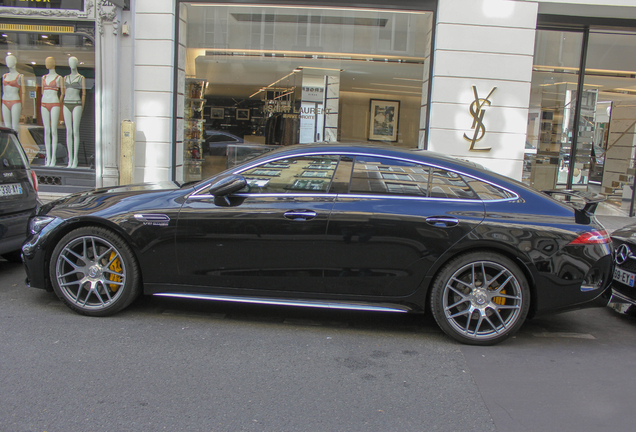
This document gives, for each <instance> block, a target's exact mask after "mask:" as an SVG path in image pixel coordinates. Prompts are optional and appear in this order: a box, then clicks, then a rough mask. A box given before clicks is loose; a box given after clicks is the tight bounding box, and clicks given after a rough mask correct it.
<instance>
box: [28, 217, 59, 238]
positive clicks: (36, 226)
mask: <svg viewBox="0 0 636 432" xmlns="http://www.w3.org/2000/svg"><path fill="white" fill-rule="evenodd" d="M54 220H55V218H54V217H52V216H35V217H33V218H31V220H30V221H29V231H30V232H31V234H38V233H39V232H40V231H42V230H43V229H44V227H45V226H47V225H48V224H50V223H51V222H53V221H54Z"/></svg>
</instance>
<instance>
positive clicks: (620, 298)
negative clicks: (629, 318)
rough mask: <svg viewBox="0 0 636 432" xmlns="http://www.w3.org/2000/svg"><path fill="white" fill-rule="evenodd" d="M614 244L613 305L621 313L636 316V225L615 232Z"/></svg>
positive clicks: (613, 236)
mask: <svg viewBox="0 0 636 432" xmlns="http://www.w3.org/2000/svg"><path fill="white" fill-rule="evenodd" d="M612 242H613V244H614V247H615V248H616V253H615V259H616V269H615V270H614V281H613V282H612V298H611V303H612V304H611V305H612V307H613V308H614V309H616V310H617V311H619V312H624V313H629V314H632V315H636V287H635V286H634V285H636V255H635V253H636V225H628V226H626V227H623V228H621V229H619V230H616V231H614V232H613V233H612Z"/></svg>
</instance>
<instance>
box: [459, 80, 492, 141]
mask: <svg viewBox="0 0 636 432" xmlns="http://www.w3.org/2000/svg"><path fill="white" fill-rule="evenodd" d="M495 90H497V87H493V88H492V90H490V93H488V96H486V98H485V99H480V97H479V95H478V94H477V87H476V86H473V93H474V94H475V100H474V101H473V103H471V104H470V115H471V116H473V125H472V126H471V129H475V133H474V134H473V136H472V138H471V137H469V136H468V135H466V134H464V139H465V140H467V141H470V150H474V151H488V150H490V147H488V148H475V143H476V142H477V141H479V140H480V139H482V138H483V137H484V135H486V127H485V126H484V122H483V120H484V114H485V113H486V110H485V109H484V105H486V104H488V105H489V106H490V101H489V100H488V98H490V96H491V95H492V94H493V93H494V91H495Z"/></svg>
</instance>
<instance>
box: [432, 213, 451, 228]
mask: <svg viewBox="0 0 636 432" xmlns="http://www.w3.org/2000/svg"><path fill="white" fill-rule="evenodd" d="M426 223H427V224H429V225H433V226H436V227H442V228H445V227H454V226H457V225H459V219H455V218H453V217H447V216H431V217H427V218H426Z"/></svg>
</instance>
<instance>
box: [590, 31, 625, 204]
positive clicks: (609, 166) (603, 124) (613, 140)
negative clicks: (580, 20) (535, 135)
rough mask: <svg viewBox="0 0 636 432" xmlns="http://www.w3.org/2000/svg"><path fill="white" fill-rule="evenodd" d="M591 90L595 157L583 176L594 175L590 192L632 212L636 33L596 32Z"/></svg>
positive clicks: (592, 46) (592, 34)
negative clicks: (603, 196) (601, 195)
mask: <svg viewBox="0 0 636 432" xmlns="http://www.w3.org/2000/svg"><path fill="white" fill-rule="evenodd" d="M585 88H586V89H587V88H589V89H590V91H591V92H592V93H593V94H594V96H595V98H594V99H595V100H594V102H595V103H594V104H593V105H592V104H590V105H588V107H587V112H586V113H585V118H586V129H585V133H586V136H587V137H588V140H586V143H588V142H589V147H588V148H589V153H590V158H589V162H588V166H589V170H584V171H583V173H584V174H586V173H587V172H589V184H590V190H593V191H595V192H601V193H603V194H604V195H606V196H607V199H608V202H610V203H612V204H614V206H615V207H617V208H620V209H622V210H623V211H629V209H630V207H631V206H632V200H633V193H632V188H633V185H634V153H635V151H636V33H625V32H611V31H606V30H604V31H591V32H590V39H589V48H588V55H587V62H586V67H585ZM590 102H592V101H590ZM582 117H583V116H582ZM586 171H587V172H586ZM632 213H633V210H632Z"/></svg>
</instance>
